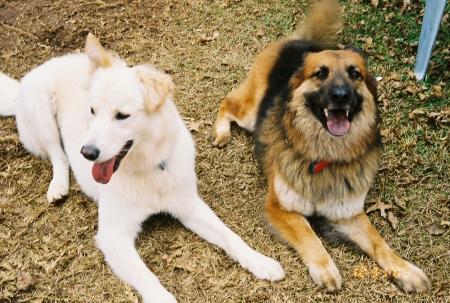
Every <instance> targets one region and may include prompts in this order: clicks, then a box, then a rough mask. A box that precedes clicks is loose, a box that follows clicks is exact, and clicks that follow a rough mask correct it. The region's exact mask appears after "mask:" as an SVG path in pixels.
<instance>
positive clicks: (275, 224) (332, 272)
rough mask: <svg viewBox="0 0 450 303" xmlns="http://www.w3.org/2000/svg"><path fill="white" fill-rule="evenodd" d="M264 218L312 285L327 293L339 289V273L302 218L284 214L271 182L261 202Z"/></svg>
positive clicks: (288, 212)
mask: <svg viewBox="0 0 450 303" xmlns="http://www.w3.org/2000/svg"><path fill="white" fill-rule="evenodd" d="M265 212H266V218H267V220H268V223H269V225H270V226H269V227H270V228H272V229H273V231H274V233H275V235H277V236H279V237H281V239H282V240H284V241H286V242H287V243H288V244H290V245H291V246H292V247H293V248H294V249H295V250H297V252H298V253H299V254H300V257H301V259H302V261H303V263H304V264H305V265H306V267H307V268H308V270H309V273H310V275H311V277H312V278H313V280H314V282H315V283H316V284H317V285H319V286H320V287H323V288H325V289H326V291H327V292H337V291H339V290H340V289H341V285H342V278H341V275H340V274H339V270H338V269H337V267H336V265H335V264H334V262H333V260H332V259H331V257H330V255H329V254H328V253H327V251H326V250H325V248H324V247H323V244H322V242H321V241H320V239H319V238H318V237H317V236H316V234H315V233H314V231H313V230H312V228H311V226H310V225H309V223H308V221H307V220H306V218H305V217H304V216H302V215H301V214H299V213H296V212H290V211H286V210H285V209H284V208H283V206H282V205H281V204H280V201H279V199H278V197H277V195H276V193H275V191H274V188H273V183H271V184H270V185H269V193H268V196H267V200H266V203H265Z"/></svg>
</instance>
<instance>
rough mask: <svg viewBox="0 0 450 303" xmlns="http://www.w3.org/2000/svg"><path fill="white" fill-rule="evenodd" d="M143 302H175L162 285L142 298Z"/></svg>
mask: <svg viewBox="0 0 450 303" xmlns="http://www.w3.org/2000/svg"><path fill="white" fill-rule="evenodd" d="M143 300H144V303H177V300H176V299H175V297H174V296H173V295H172V294H171V293H170V292H168V291H167V290H166V289H165V288H164V287H161V289H158V290H157V291H152V292H151V293H150V294H149V295H148V296H147V297H145V298H143Z"/></svg>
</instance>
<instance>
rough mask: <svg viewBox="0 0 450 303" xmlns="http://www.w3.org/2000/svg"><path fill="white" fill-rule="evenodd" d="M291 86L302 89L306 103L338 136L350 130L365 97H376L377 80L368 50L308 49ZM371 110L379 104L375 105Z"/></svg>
mask: <svg viewBox="0 0 450 303" xmlns="http://www.w3.org/2000/svg"><path fill="white" fill-rule="evenodd" d="M290 86H291V89H292V90H293V91H298V92H301V94H302V95H303V97H302V99H304V100H303V101H304V102H305V105H306V107H307V108H308V109H309V110H310V111H311V112H312V113H313V115H314V116H315V117H316V118H317V120H319V121H320V123H321V124H322V125H323V127H324V128H325V129H326V130H327V131H328V133H329V134H331V135H332V136H336V137H340V136H344V135H346V134H347V133H348V132H349V130H350V127H351V125H352V121H353V119H355V118H356V117H357V116H358V115H359V114H361V112H362V110H363V103H364V102H365V101H367V102H368V103H374V102H375V101H376V87H375V83H374V80H373V77H372V76H371V75H370V74H369V73H368V71H367V67H366V60H365V57H364V54H363V53H362V51H361V50H360V49H358V48H356V47H354V46H347V47H346V48H344V49H343V50H338V51H332V50H325V51H321V52H311V53H307V54H306V55H305V57H304V61H303V65H302V67H301V68H300V69H299V70H298V71H297V72H296V74H295V75H294V76H293V77H292V78H291V80H290ZM367 99H371V100H367ZM365 106H366V107H367V106H369V105H365ZM371 110H372V111H376V108H374V107H372V106H371ZM373 114H374V115H373V117H375V115H376V113H375V112H373ZM366 121H367V120H366Z"/></svg>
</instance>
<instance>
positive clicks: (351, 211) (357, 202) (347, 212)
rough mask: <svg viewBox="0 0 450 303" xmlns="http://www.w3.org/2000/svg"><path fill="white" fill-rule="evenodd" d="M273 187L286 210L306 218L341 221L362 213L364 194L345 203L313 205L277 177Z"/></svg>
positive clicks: (334, 202)
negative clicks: (317, 216)
mask: <svg viewBox="0 0 450 303" xmlns="http://www.w3.org/2000/svg"><path fill="white" fill-rule="evenodd" d="M274 186H275V192H276V193H277V196H278V198H279V199H280V203H281V205H283V207H284V208H286V210H288V211H295V212H298V213H300V214H302V215H304V216H306V217H308V216H312V215H319V216H324V217H326V218H327V219H329V220H342V219H346V218H351V217H353V216H356V215H358V214H360V213H361V212H362V211H363V208H364V200H365V198H366V195H367V192H366V193H364V194H363V195H362V196H360V197H356V198H354V199H350V200H347V201H338V200H332V201H326V202H325V203H317V202H315V203H314V202H312V201H309V200H308V199H305V198H304V197H303V196H301V195H299V194H298V193H297V192H296V191H295V189H293V188H291V187H290V186H289V185H287V184H286V182H284V180H283V179H282V178H281V177H280V176H279V175H276V176H275V179H274ZM330 199H332V197H330Z"/></svg>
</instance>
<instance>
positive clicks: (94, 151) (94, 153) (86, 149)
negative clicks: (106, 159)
mask: <svg viewBox="0 0 450 303" xmlns="http://www.w3.org/2000/svg"><path fill="white" fill-rule="evenodd" d="M81 154H82V155H83V156H84V157H85V158H86V159H88V160H91V161H94V160H95V159H97V158H98V155H100V150H99V149H98V148H97V147H95V146H92V145H85V146H83V147H82V148H81Z"/></svg>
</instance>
